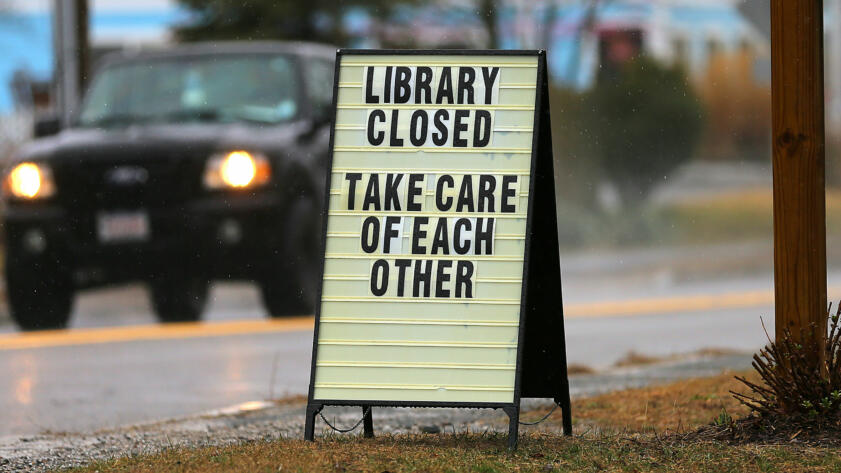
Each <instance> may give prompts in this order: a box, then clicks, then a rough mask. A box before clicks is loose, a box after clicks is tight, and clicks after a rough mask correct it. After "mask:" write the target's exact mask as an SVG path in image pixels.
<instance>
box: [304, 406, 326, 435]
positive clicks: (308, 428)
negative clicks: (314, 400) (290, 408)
mask: <svg viewBox="0 0 841 473" xmlns="http://www.w3.org/2000/svg"><path fill="white" fill-rule="evenodd" d="M322 407H323V406H320V405H318V404H307V418H306V421H305V423H304V440H307V441H309V442H312V441H313V439H314V438H315V416H317V415H318V413H319V412H321V409H322Z"/></svg>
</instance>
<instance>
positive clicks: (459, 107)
mask: <svg viewBox="0 0 841 473" xmlns="http://www.w3.org/2000/svg"><path fill="white" fill-rule="evenodd" d="M336 107H337V108H339V109H340V110H342V109H344V110H354V109H359V110H368V109H371V108H378V109H382V110H440V109H442V108H446V109H448V110H514V111H523V112H528V111H532V110H534V106H532V105H464V104H461V105H457V104H439V105H421V104H409V105H402V104H401V105H397V104H391V103H377V104H370V103H349V104H339V105H337V106H336Z"/></svg>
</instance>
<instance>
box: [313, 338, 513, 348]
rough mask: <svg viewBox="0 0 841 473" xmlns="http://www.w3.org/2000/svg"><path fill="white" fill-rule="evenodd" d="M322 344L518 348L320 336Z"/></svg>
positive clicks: (481, 343) (499, 344)
mask: <svg viewBox="0 0 841 473" xmlns="http://www.w3.org/2000/svg"><path fill="white" fill-rule="evenodd" d="M318 343H319V344H320V345H346V346H353V345H361V346H395V347H455V348H516V347H517V344H516V343H495V342H439V341H436V342H424V341H417V340H344V339H326V338H324V339H323V338H319V339H318Z"/></svg>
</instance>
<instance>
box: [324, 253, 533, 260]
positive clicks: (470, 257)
mask: <svg viewBox="0 0 841 473" xmlns="http://www.w3.org/2000/svg"><path fill="white" fill-rule="evenodd" d="M386 256H391V257H392V258H395V257H398V258H399V257H401V256H403V255H386ZM405 256H408V257H411V258H415V259H435V260H437V259H447V260H465V261H523V257H522V256H499V255H481V256H478V255H405ZM324 257H325V258H327V259H365V260H373V259H377V256H376V255H374V256H372V255H370V254H367V253H363V254H355V253H328V254H326V255H324Z"/></svg>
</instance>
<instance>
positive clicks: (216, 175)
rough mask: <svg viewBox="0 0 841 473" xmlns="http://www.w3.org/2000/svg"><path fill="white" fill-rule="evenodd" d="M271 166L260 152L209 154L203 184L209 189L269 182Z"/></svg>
mask: <svg viewBox="0 0 841 473" xmlns="http://www.w3.org/2000/svg"><path fill="white" fill-rule="evenodd" d="M270 177H271V167H270V166H269V160H268V159H266V157H265V156H263V155H262V154H257V153H249V152H247V151H231V152H230V153H225V154H218V155H214V156H211V158H210V159H209V160H208V161H207V167H206V168H205V171H204V185H205V187H207V188H209V189H219V188H224V187H227V188H233V189H244V188H246V187H257V186H261V185H263V184H265V183H267V182H269V178H270Z"/></svg>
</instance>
